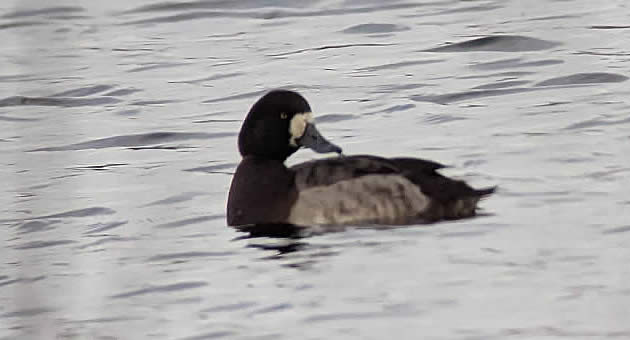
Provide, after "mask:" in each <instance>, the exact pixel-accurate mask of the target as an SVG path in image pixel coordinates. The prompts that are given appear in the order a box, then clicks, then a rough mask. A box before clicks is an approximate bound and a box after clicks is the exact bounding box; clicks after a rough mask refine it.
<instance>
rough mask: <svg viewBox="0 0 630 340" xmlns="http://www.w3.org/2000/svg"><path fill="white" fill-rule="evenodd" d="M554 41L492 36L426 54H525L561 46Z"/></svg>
mask: <svg viewBox="0 0 630 340" xmlns="http://www.w3.org/2000/svg"><path fill="white" fill-rule="evenodd" d="M560 45H561V44H560V43H558V42H554V41H547V40H542V39H536V38H529V37H524V36H519V35H492V36H487V37H483V38H478V39H473V40H467V41H463V42H459V43H454V44H450V45H446V46H440V47H436V48H431V49H428V50H424V52H473V51H495V52H524V51H541V50H548V49H550V48H554V47H556V46H560Z"/></svg>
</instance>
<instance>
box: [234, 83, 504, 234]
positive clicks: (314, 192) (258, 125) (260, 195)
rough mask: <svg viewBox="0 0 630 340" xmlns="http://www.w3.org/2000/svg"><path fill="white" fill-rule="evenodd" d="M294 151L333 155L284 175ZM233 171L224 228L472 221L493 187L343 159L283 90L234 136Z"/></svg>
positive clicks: (408, 167) (431, 169) (387, 162)
mask: <svg viewBox="0 0 630 340" xmlns="http://www.w3.org/2000/svg"><path fill="white" fill-rule="evenodd" d="M300 148H309V149H311V150H313V151H315V152H316V153H334V154H336V155H334V156H332V157H329V158H322V159H315V160H310V161H307V162H303V163H299V164H296V165H293V166H290V167H287V165H285V161H286V160H287V158H289V157H290V156H291V155H292V154H294V153H295V152H296V151H298V150H299V149H300ZM238 150H239V152H240V155H241V162H240V163H239V164H238V166H237V168H236V171H235V173H234V176H233V178H232V182H231V185H230V190H229V193H228V199H227V214H226V216H227V224H228V225H229V226H252V225H253V226H255V225H270V224H278V225H294V226H326V225H404V224H416V223H432V222H437V221H441V220H455V219H462V218H468V217H473V216H475V215H476V213H477V210H478V203H479V201H480V200H481V199H482V198H485V197H487V196H489V195H491V194H492V193H494V192H495V189H496V187H487V188H482V189H474V188H472V187H471V186H469V185H468V184H466V183H465V182H464V181H461V180H457V179H452V178H449V177H446V176H443V175H441V174H440V173H439V172H438V171H439V170H440V169H443V168H445V167H446V166H445V165H442V164H440V163H438V162H434V161H431V160H425V159H420V158H413V157H393V158H386V157H381V156H376V155H345V154H344V153H343V152H342V149H341V147H339V146H337V145H335V144H333V143H332V142H330V141H328V140H327V139H326V138H324V137H323V136H322V135H321V133H320V132H319V131H318V129H317V128H316V126H315V124H314V120H313V113H312V110H311V107H310V105H309V103H308V102H307V100H306V99H305V98H304V97H303V96H302V95H301V94H299V93H297V92H295V91H291V90H285V89H276V90H272V91H270V92H267V93H266V94H264V95H263V96H262V97H261V98H259V99H258V100H257V101H256V102H255V103H254V104H253V106H252V107H251V109H250V110H249V112H248V114H247V116H246V118H245V120H244V121H243V124H242V126H241V130H240V132H239V134H238Z"/></svg>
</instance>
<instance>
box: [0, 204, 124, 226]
mask: <svg viewBox="0 0 630 340" xmlns="http://www.w3.org/2000/svg"><path fill="white" fill-rule="evenodd" d="M114 213H116V211H115V210H112V209H109V208H103V207H91V208H85V209H77V210H70V211H66V212H62V213H59V214H52V215H43V216H36V217H28V218H22V219H9V220H0V223H2V222H16V221H33V220H44V219H53V218H65V217H90V216H99V215H111V214H114Z"/></svg>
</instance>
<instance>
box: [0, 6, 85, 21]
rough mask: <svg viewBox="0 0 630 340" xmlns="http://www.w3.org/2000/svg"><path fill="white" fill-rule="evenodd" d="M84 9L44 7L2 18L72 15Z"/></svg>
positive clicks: (12, 13) (75, 7) (8, 14)
mask: <svg viewBox="0 0 630 340" xmlns="http://www.w3.org/2000/svg"><path fill="white" fill-rule="evenodd" d="M84 11H85V9H83V7H78V6H57V7H44V8H38V9H29V10H19V11H15V12H11V13H7V14H5V15H2V16H0V18H3V19H10V18H23V17H32V16H40V15H41V16H48V15H53V14H70V13H80V12H84Z"/></svg>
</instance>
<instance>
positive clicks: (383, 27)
mask: <svg viewBox="0 0 630 340" xmlns="http://www.w3.org/2000/svg"><path fill="white" fill-rule="evenodd" d="M408 30H409V27H407V26H403V25H395V24H359V25H354V26H351V27H348V28H346V29H344V30H343V31H341V32H342V33H346V34H375V33H392V32H401V31H408Z"/></svg>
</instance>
